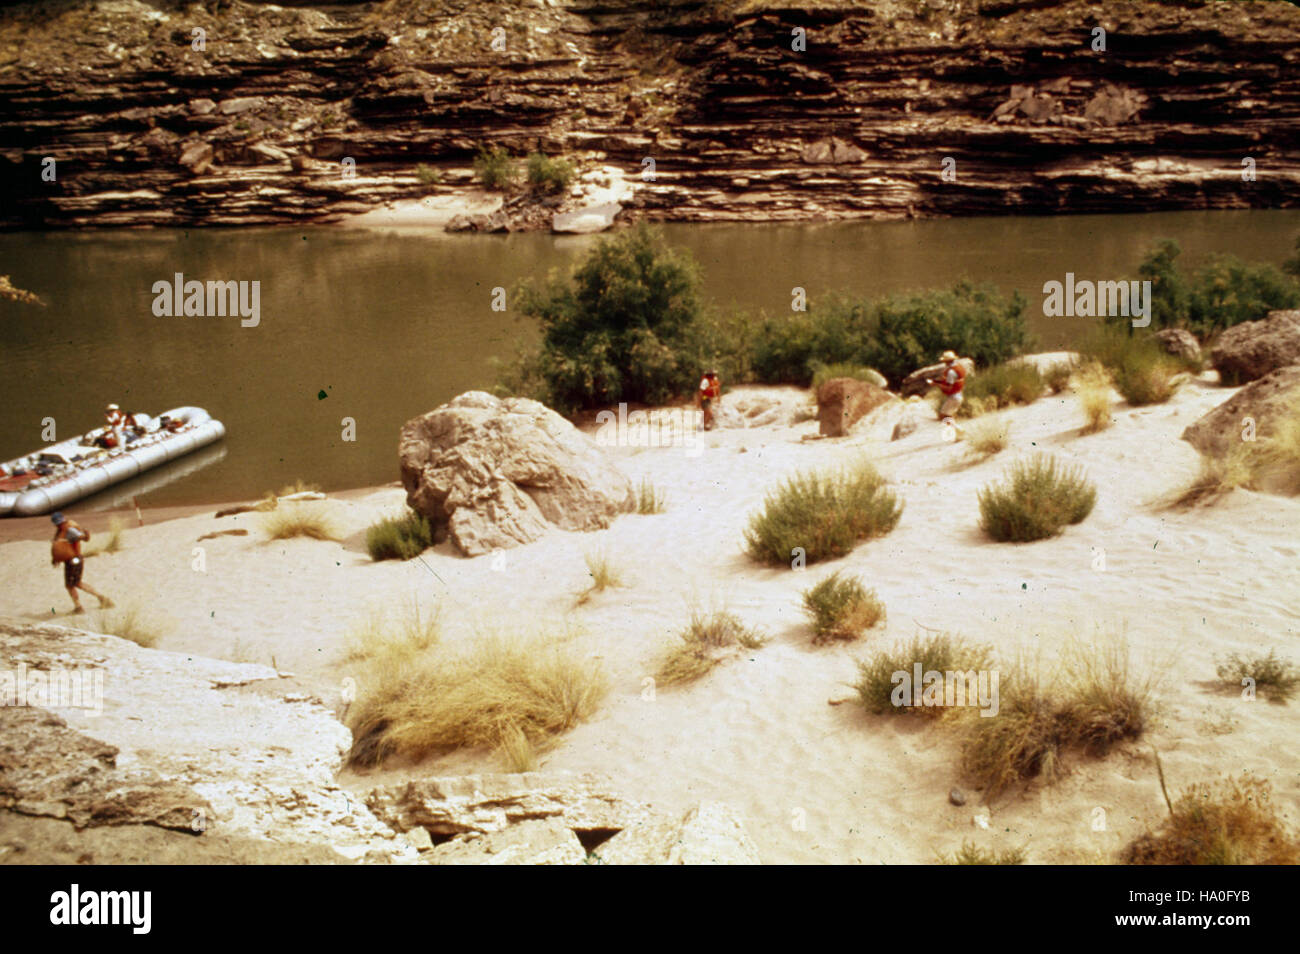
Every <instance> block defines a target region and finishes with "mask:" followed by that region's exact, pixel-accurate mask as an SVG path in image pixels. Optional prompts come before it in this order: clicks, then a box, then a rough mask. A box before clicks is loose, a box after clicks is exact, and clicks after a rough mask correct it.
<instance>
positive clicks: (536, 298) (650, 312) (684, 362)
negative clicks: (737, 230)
mask: <svg viewBox="0 0 1300 954" xmlns="http://www.w3.org/2000/svg"><path fill="white" fill-rule="evenodd" d="M518 300H519V303H520V304H519V308H520V311H521V312H522V313H523V314H525V315H527V316H529V317H530V318H534V319H536V321H537V322H538V324H539V325H540V327H541V332H542V341H541V344H540V346H539V348H538V350H537V351H535V352H533V353H531V354H526V355H524V356H523V357H522V358H521V359H520V362H519V364H518V365H516V373H517V374H518V375H519V377H520V378H521V379H525V380H530V381H532V382H533V383H534V385H535V386H536V388H537V389H538V390H540V391H542V392H543V395H542V397H541V399H542V400H544V401H545V402H546V403H547V404H550V405H551V406H552V407H556V408H559V409H560V410H562V411H572V410H575V409H577V408H583V407H595V406H603V405H608V404H612V403H616V402H618V401H628V402H644V403H647V404H658V403H662V402H664V401H666V400H667V399H669V398H670V397H672V396H673V395H674V394H680V393H683V392H685V391H689V390H690V389H691V388H692V386H693V385H694V384H695V382H696V381H697V380H698V378H699V373H700V371H701V365H702V364H704V363H706V360H707V359H706V357H705V355H704V354H703V353H702V352H703V340H704V339H703V335H702V330H703V329H702V327H701V326H702V322H701V316H702V311H703V309H702V307H701V305H700V301H699V274H698V269H697V267H696V266H695V263H694V262H693V261H692V260H691V259H690V258H689V257H688V256H686V255H684V254H680V253H678V252H675V251H672V250H670V249H668V248H667V247H666V246H665V245H664V243H663V241H662V239H661V238H660V236H659V234H658V233H657V232H654V231H652V230H650V229H649V228H647V227H645V226H639V227H638V228H636V229H631V230H628V231H626V232H621V233H618V234H617V235H615V236H613V237H610V238H604V239H602V240H600V241H599V242H598V243H597V245H596V246H595V248H593V249H592V250H591V251H590V252H589V253H588V254H587V256H586V258H585V259H583V261H582V262H581V263H580V264H579V265H578V266H577V268H576V269H575V270H574V272H573V273H572V275H571V277H570V278H569V279H568V280H562V279H560V278H557V277H556V276H554V275H553V276H552V277H551V278H550V280H549V281H548V282H547V283H546V284H545V285H544V286H541V287H538V286H534V285H525V286H524V287H523V288H522V289H521V290H520V292H519V294H518Z"/></svg>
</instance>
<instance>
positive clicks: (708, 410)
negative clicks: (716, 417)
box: [695, 369, 722, 431]
mask: <svg viewBox="0 0 1300 954" xmlns="http://www.w3.org/2000/svg"><path fill="white" fill-rule="evenodd" d="M720 400H722V382H721V381H719V380H718V372H717V371H714V370H712V369H710V370H708V371H705V372H704V377H703V378H701V379H700V387H699V390H698V391H696V392H695V403H696V404H697V405H699V407H700V408H701V409H702V410H703V411H704V429H705V430H706V431H707V430H710V429H711V428H712V427H713V402H714V401H720Z"/></svg>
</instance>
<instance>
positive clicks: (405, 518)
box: [366, 510, 433, 560]
mask: <svg viewBox="0 0 1300 954" xmlns="http://www.w3.org/2000/svg"><path fill="white" fill-rule="evenodd" d="M431 546H433V527H432V525H431V524H430V523H429V518H428V517H425V516H423V515H422V514H418V513H416V512H415V511H414V510H408V511H407V512H406V513H405V514H404V515H402V516H400V517H387V518H385V519H383V520H380V521H379V522H378V523H374V524H371V525H370V527H369V528H367V529H366V551H367V552H368V553H369V554H370V559H372V560H411V559H414V558H415V557H417V556H419V555H420V554H421V553H423V552H424V551H425V550H427V549H428V548H429V547H431Z"/></svg>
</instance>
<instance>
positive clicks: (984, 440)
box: [964, 414, 1011, 458]
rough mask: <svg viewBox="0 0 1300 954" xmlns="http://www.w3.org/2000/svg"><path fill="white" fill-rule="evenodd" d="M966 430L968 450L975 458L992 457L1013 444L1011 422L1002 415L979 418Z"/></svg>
mask: <svg viewBox="0 0 1300 954" xmlns="http://www.w3.org/2000/svg"><path fill="white" fill-rule="evenodd" d="M964 430H965V435H966V437H965V443H966V448H967V450H969V451H970V453H971V454H972V455H973V456H975V457H980V458H984V457H992V456H993V455H994V454H997V453H1000V452H1002V451H1004V450H1006V449H1007V445H1008V444H1009V443H1010V442H1011V421H1010V420H1009V419H1008V418H1006V417H1005V416H1003V415H1000V414H998V415H994V414H990V415H987V416H985V417H981V418H978V419H976V420H975V421H973V422H971V423H970V424H968V425H967V426H966V427H965V429H964Z"/></svg>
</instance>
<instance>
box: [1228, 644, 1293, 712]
mask: <svg viewBox="0 0 1300 954" xmlns="http://www.w3.org/2000/svg"><path fill="white" fill-rule="evenodd" d="M1216 672H1217V674H1218V676H1219V680H1220V681H1221V682H1223V683H1225V684H1226V685H1228V686H1231V687H1233V688H1234V689H1241V688H1243V687H1244V686H1246V685H1250V686H1252V687H1253V688H1254V689H1255V690H1256V691H1257V692H1258V691H1261V690H1262V691H1263V692H1264V693H1265V694H1266V695H1267V696H1268V699H1269V701H1270V702H1286V701H1287V700H1288V699H1290V698H1291V696H1292V695H1294V694H1295V691H1296V688H1297V687H1300V671H1298V670H1297V669H1296V666H1295V664H1294V663H1292V662H1291V661H1290V660H1287V659H1282V658H1280V657H1279V656H1277V655H1276V653H1275V652H1274V651H1273V650H1271V649H1270V650H1269V651H1268V655H1266V656H1258V655H1257V656H1253V657H1251V656H1238V655H1235V654H1234V655H1231V656H1229V657H1228V658H1227V659H1225V660H1224V661H1223V662H1222V663H1220V664H1219V666H1218V668H1217V669H1216ZM1248 679H1249V680H1250V683H1249V684H1248V683H1246V680H1248Z"/></svg>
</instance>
